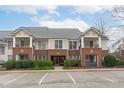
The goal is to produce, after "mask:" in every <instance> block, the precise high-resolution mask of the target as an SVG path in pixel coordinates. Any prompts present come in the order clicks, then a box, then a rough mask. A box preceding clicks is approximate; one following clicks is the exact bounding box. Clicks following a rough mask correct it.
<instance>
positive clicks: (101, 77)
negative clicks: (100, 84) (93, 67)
mask: <svg viewBox="0 0 124 93" xmlns="http://www.w3.org/2000/svg"><path fill="white" fill-rule="evenodd" d="M96 76H97V77H99V78H102V79H104V80H107V81H110V82H115V81H114V80H112V79H109V78H106V77H104V76H100V75H98V74H96Z"/></svg>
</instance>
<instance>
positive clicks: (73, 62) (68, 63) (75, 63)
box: [64, 59, 81, 67]
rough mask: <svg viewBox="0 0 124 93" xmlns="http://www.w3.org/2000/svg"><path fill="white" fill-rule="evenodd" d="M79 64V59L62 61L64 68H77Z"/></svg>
mask: <svg viewBox="0 0 124 93" xmlns="http://www.w3.org/2000/svg"><path fill="white" fill-rule="evenodd" d="M80 63H81V61H80V59H66V60H65V61H64V67H79V66H80Z"/></svg>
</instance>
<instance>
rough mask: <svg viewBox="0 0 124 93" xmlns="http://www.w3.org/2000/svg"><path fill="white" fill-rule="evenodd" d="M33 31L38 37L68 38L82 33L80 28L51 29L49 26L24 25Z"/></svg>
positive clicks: (73, 37) (74, 37)
mask: <svg viewBox="0 0 124 93" xmlns="http://www.w3.org/2000/svg"><path fill="white" fill-rule="evenodd" d="M23 28H24V29H27V30H28V31H30V32H31V33H32V35H33V36H34V37H36V38H67V39H77V38H79V36H80V35H81V32H80V31H79V30H78V29H68V28H67V29H65V28H56V29H51V28H50V29H49V28H47V27H23Z"/></svg>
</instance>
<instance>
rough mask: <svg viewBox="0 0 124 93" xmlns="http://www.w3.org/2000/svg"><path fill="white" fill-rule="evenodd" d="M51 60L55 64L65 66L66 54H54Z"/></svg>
mask: <svg viewBox="0 0 124 93" xmlns="http://www.w3.org/2000/svg"><path fill="white" fill-rule="evenodd" d="M51 60H52V61H53V64H54V65H55V66H63V65H64V60H65V56H52V57H51Z"/></svg>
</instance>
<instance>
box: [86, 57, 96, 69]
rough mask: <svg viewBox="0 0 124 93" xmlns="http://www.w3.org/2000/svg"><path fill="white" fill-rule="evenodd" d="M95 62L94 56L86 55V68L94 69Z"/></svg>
mask: <svg viewBox="0 0 124 93" xmlns="http://www.w3.org/2000/svg"><path fill="white" fill-rule="evenodd" d="M96 65H97V60H96V55H86V66H89V67H96Z"/></svg>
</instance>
